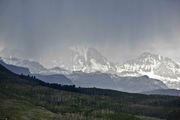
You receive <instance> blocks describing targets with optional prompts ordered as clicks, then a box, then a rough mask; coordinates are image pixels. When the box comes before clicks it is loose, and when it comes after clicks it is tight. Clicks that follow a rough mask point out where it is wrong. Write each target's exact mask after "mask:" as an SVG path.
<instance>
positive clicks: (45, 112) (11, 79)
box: [0, 65, 180, 120]
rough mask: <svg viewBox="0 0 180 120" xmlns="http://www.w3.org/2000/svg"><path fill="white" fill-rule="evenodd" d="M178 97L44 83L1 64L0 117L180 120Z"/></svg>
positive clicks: (22, 119) (8, 119)
mask: <svg viewBox="0 0 180 120" xmlns="http://www.w3.org/2000/svg"><path fill="white" fill-rule="evenodd" d="M179 113H180V98H179V97H169V96H147V95H141V94H129V93H124V92H118V91H113V90H103V89H96V88H75V86H61V85H57V84H47V83H44V82H42V81H40V80H37V79H36V78H35V77H30V76H23V75H20V76H18V75H16V74H14V73H11V72H10V71H8V70H7V69H5V68H4V67H2V66H1V65H0V120H72V119H73V120H161V119H163V120H164V119H165V120H180V114H179Z"/></svg>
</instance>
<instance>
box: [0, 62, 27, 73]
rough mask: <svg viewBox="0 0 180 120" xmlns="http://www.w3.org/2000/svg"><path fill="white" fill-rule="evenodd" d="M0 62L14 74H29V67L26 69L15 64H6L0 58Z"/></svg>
mask: <svg viewBox="0 0 180 120" xmlns="http://www.w3.org/2000/svg"><path fill="white" fill-rule="evenodd" d="M0 64H1V65H3V66H4V67H6V68H7V69H9V70H11V71H12V72H14V73H16V74H23V75H29V74H30V72H29V69H27V68H25V67H18V66H15V65H10V64H6V63H4V62H3V61H2V60H1V59H0Z"/></svg>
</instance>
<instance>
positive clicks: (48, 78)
mask: <svg viewBox="0 0 180 120" xmlns="http://www.w3.org/2000/svg"><path fill="white" fill-rule="evenodd" d="M34 76H36V78H38V79H40V80H42V81H44V82H47V83H57V84H61V85H73V83H72V81H71V80H70V79H68V78H67V77H66V76H64V75H61V74H53V75H40V74H35V75H34Z"/></svg>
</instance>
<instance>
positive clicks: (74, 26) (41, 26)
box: [0, 0, 180, 62]
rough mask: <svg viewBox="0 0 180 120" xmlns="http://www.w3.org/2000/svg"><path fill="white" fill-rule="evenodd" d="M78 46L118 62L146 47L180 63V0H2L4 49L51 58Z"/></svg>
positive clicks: (0, 17) (1, 42) (0, 40)
mask: <svg viewBox="0 0 180 120" xmlns="http://www.w3.org/2000/svg"><path fill="white" fill-rule="evenodd" d="M77 45H80V46H90V47H95V48H97V49H98V50H99V51H101V52H102V53H103V54H104V55H105V56H107V58H108V59H110V60H111V61H115V62H121V61H124V60H126V59H129V58H132V57H135V56H136V55H138V54H140V53H142V52H145V51H150V52H153V53H158V54H162V55H165V56H169V57H172V58H174V59H176V60H178V61H180V54H179V53H180V47H179V46H180V1H179V0H0V49H3V48H8V49H16V50H17V49H18V50H20V51H23V52H22V53H21V54H22V56H25V57H31V58H33V59H37V60H39V59H47V60H50V59H54V58H52V56H60V57H63V55H64V54H66V52H65V51H66V50H65V49H66V48H69V47H71V46H77ZM112 53H113V54H112Z"/></svg>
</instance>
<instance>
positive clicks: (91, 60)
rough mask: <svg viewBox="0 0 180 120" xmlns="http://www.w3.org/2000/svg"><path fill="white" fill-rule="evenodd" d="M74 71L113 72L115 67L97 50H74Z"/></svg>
mask: <svg viewBox="0 0 180 120" xmlns="http://www.w3.org/2000/svg"><path fill="white" fill-rule="evenodd" d="M72 50H74V51H75V54H74V58H73V71H83V72H96V71H101V72H107V71H112V70H113V69H114V66H113V64H112V63H111V62H109V61H108V59H107V58H106V57H104V56H103V55H102V54H101V53H100V52H99V51H98V50H97V49H95V48H73V49H72Z"/></svg>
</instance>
